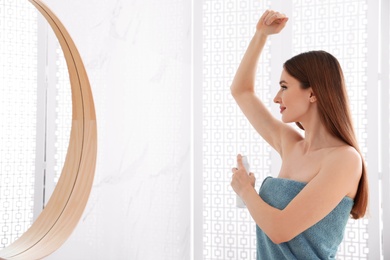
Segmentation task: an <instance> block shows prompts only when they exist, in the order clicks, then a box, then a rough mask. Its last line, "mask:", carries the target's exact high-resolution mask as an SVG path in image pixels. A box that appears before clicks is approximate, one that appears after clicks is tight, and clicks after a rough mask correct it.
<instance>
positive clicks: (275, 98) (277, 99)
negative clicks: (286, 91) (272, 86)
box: [274, 92, 280, 104]
mask: <svg viewBox="0 0 390 260" xmlns="http://www.w3.org/2000/svg"><path fill="white" fill-rule="evenodd" d="M274 102H275V103H277V104H279V103H280V96H279V92H278V93H276V96H275V97H274Z"/></svg>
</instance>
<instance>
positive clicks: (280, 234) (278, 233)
mask: <svg viewBox="0 0 390 260" xmlns="http://www.w3.org/2000/svg"><path fill="white" fill-rule="evenodd" d="M267 236H268V237H269V239H270V240H271V241H272V243H274V244H277V245H279V244H282V243H284V242H288V241H290V240H291V239H293V238H294V237H295V236H294V235H292V234H290V232H288V230H285V229H280V230H277V229H274V230H273V231H271V232H269V234H267Z"/></svg>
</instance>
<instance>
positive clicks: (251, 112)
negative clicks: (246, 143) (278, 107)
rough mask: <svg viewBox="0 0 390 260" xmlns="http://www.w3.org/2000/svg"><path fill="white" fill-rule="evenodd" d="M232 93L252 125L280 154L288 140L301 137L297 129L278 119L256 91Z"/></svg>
mask: <svg viewBox="0 0 390 260" xmlns="http://www.w3.org/2000/svg"><path fill="white" fill-rule="evenodd" d="M232 94H233V97H234V99H235V100H236V102H237V104H238V106H239V107H240V109H241V111H242V112H243V113H244V115H245V116H246V118H247V119H248V120H249V122H250V123H251V125H252V126H253V127H254V128H255V130H256V131H257V132H258V133H259V134H260V135H261V136H262V137H263V138H264V140H265V141H266V142H267V143H269V144H270V145H271V146H272V147H273V148H274V149H276V150H277V151H278V152H279V154H282V147H283V146H285V144H286V142H288V141H296V140H297V139H299V138H301V136H300V134H299V133H298V132H297V131H296V130H295V129H293V128H292V127H291V126H289V125H287V124H284V123H283V122H281V121H279V120H277V119H276V118H275V117H274V116H273V115H272V114H271V113H270V111H269V110H268V108H267V107H266V106H265V105H264V104H263V103H262V102H261V100H260V99H259V98H258V97H257V96H256V94H255V93H254V92H252V91H246V92H241V93H239V94H234V93H232Z"/></svg>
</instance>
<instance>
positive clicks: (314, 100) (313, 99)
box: [310, 92, 317, 103]
mask: <svg viewBox="0 0 390 260" xmlns="http://www.w3.org/2000/svg"><path fill="white" fill-rule="evenodd" d="M316 101H317V98H316V96H314V94H313V92H312V93H310V102H311V103H314V102H316Z"/></svg>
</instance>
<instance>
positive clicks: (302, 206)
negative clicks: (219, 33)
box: [231, 10, 368, 260]
mask: <svg viewBox="0 0 390 260" xmlns="http://www.w3.org/2000/svg"><path fill="white" fill-rule="evenodd" d="M287 20H288V18H287V17H286V16H285V15H283V14H280V13H278V12H274V11H269V10H268V11H266V12H265V13H264V14H263V15H262V17H261V18H260V20H259V22H258V23H257V26H256V32H255V35H254V36H253V38H252V40H251V42H250V44H249V46H248V49H247V51H246V53H245V55H244V57H243V59H242V61H241V64H240V66H239V68H238V70H237V73H236V75H235V77H234V80H233V83H232V86H231V92H232V95H233V97H234V99H235V100H236V102H237V104H238V105H239V107H240V108H241V110H242V111H243V113H244V114H245V116H246V117H247V118H248V120H249V121H250V123H251V124H252V125H253V127H254V128H255V129H256V130H257V132H258V133H259V134H260V135H261V136H262V137H263V138H264V139H265V140H266V141H267V142H268V143H269V144H270V145H271V146H272V147H273V148H274V149H275V150H276V151H277V152H278V153H279V154H280V156H281V158H282V166H281V169H280V173H279V176H278V178H272V177H268V178H266V179H265V180H264V181H263V184H262V186H261V188H260V191H259V194H257V192H256V191H255V189H254V181H255V178H254V176H253V174H252V173H250V174H249V175H247V173H246V172H245V169H244V168H243V165H242V158H241V155H238V156H237V165H238V166H237V168H233V169H232V172H233V177H232V183H231V185H232V187H233V189H234V191H235V192H236V193H237V194H238V195H239V196H240V197H241V198H242V200H243V201H244V202H245V204H246V206H247V208H248V210H249V212H250V214H251V215H252V218H253V219H254V221H255V222H256V224H257V259H266V260H268V259H278V260H279V259H333V258H335V255H336V252H337V249H338V246H339V244H340V243H341V241H342V238H343V234H344V230H345V226H346V224H347V221H348V218H349V217H350V216H352V218H354V219H358V218H361V217H363V216H364V214H365V212H366V208H367V203H368V184H367V176H366V167H365V164H364V160H363V159H362V156H361V153H360V151H359V147H358V144H357V140H356V137H355V134H354V130H353V126H352V120H351V114H350V111H349V105H348V98H347V93H346V89H345V84H344V78H343V73H342V70H341V67H340V65H339V63H338V61H337V60H336V59H335V58H334V57H333V56H332V55H330V54H329V53H326V52H324V51H312V52H307V53H302V54H299V55H297V56H295V57H293V58H291V59H290V60H288V61H286V63H285V64H284V66H283V71H282V73H281V78H280V90H279V91H278V93H277V94H276V96H275V98H274V102H275V103H277V104H278V105H279V106H280V113H281V115H282V121H283V122H281V121H279V120H277V119H275V118H274V117H273V116H272V115H271V114H270V112H269V111H268V110H267V108H266V107H265V106H264V105H263V103H262V102H261V101H260V100H259V98H258V97H257V96H256V94H255V91H254V82H255V73H256V68H257V63H258V60H259V56H260V53H261V51H262V49H263V47H264V45H265V43H266V40H267V37H268V36H269V35H271V34H276V33H279V32H280V31H281V30H282V29H283V28H284V26H285V25H286V23H287ZM291 122H295V123H296V124H297V125H298V126H299V127H300V128H301V129H303V130H304V136H302V135H301V134H300V133H299V132H298V131H296V130H295V129H294V128H293V127H291V126H289V125H288V124H286V123H291Z"/></svg>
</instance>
